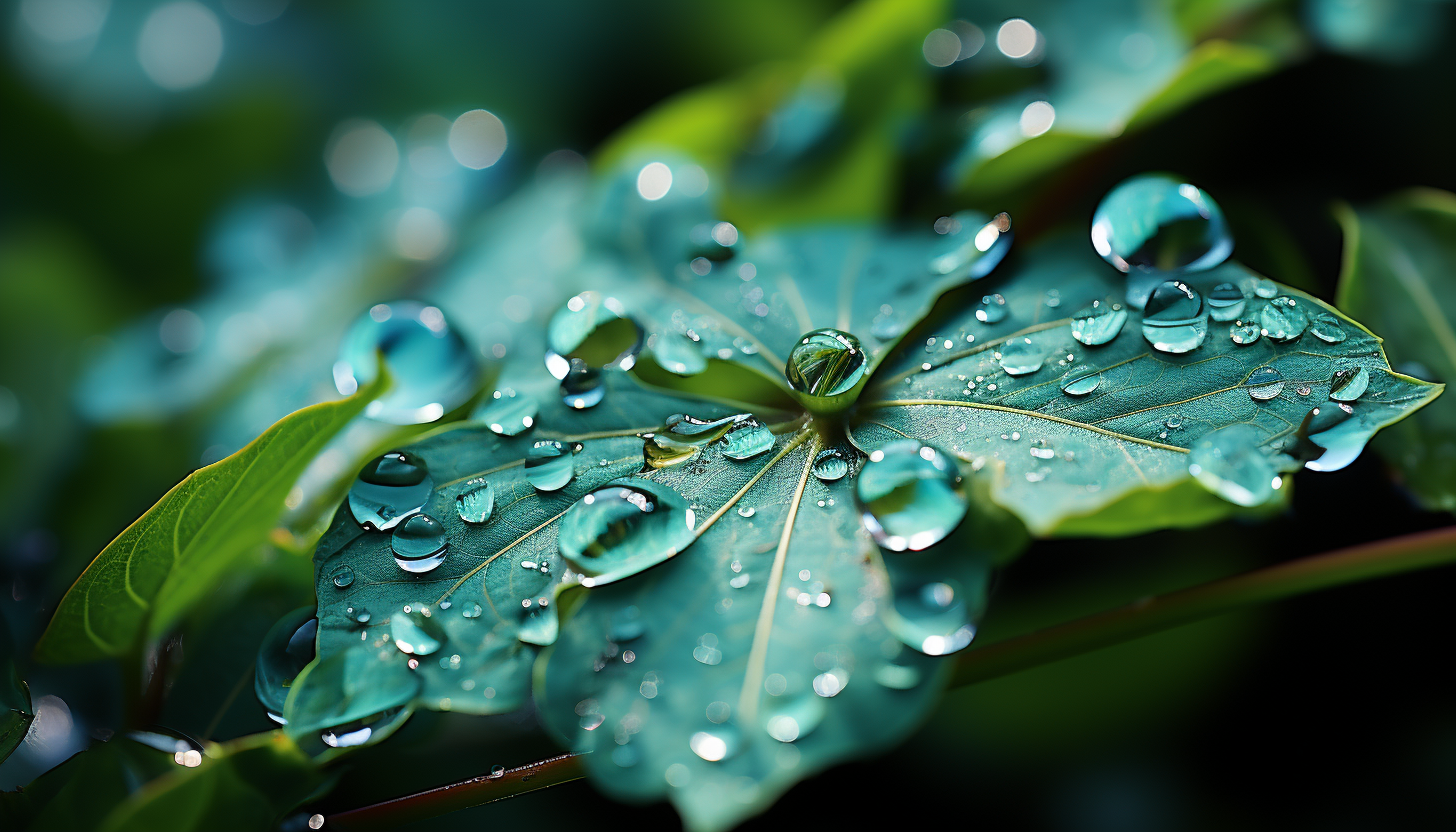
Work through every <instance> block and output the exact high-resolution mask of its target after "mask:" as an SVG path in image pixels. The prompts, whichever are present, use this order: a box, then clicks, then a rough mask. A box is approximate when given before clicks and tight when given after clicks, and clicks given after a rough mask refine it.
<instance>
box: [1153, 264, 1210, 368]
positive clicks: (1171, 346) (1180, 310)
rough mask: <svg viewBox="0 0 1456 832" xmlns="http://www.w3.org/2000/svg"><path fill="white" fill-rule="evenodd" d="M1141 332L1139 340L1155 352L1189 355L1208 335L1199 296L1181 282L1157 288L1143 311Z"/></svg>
mask: <svg viewBox="0 0 1456 832" xmlns="http://www.w3.org/2000/svg"><path fill="white" fill-rule="evenodd" d="M1142 330H1143V337H1144V338H1146V339H1147V341H1148V343H1149V344H1152V345H1153V349H1155V350H1158V351H1159V352H1166V353H1170V354H1174V355H1180V354H1182V353H1186V352H1192V351H1193V350H1195V349H1197V348H1198V347H1199V345H1201V344H1202V343H1203V339H1204V337H1205V336H1206V335H1207V334H1208V315H1207V312H1206V311H1205V309H1204V306H1203V298H1202V296H1200V295H1199V294H1198V292H1197V291H1195V290H1194V289H1193V288H1192V287H1190V286H1189V285H1188V284H1186V283H1183V282H1182V281H1178V280H1166V281H1164V282H1162V283H1160V284H1158V286H1157V288H1155V289H1154V290H1153V292H1152V294H1151V295H1150V296H1149V297H1148V302H1147V305H1146V307H1145V308H1144V310H1143V324H1142Z"/></svg>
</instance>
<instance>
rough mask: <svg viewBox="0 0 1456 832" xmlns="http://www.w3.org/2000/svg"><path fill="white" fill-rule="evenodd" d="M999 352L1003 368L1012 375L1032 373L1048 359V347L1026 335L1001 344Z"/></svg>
mask: <svg viewBox="0 0 1456 832" xmlns="http://www.w3.org/2000/svg"><path fill="white" fill-rule="evenodd" d="M999 352H1000V353H1001V369H1003V370H1005V371H1006V374H1007V375H1012V376H1024V375H1030V374H1031V373H1034V372H1036V371H1037V370H1040V369H1041V365H1042V364H1043V363H1044V362H1045V361H1046V349H1045V348H1043V347H1040V346H1038V345H1037V344H1036V342H1034V341H1032V340H1031V339H1030V338H1026V337H1019V338H1012V339H1011V340H1009V341H1007V342H1006V343H1004V344H1002V345H1001V348H1000V350H999Z"/></svg>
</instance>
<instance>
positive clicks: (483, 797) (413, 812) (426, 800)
mask: <svg viewBox="0 0 1456 832" xmlns="http://www.w3.org/2000/svg"><path fill="white" fill-rule="evenodd" d="M581 756H582V755H580V754H562V755H561V756H559V757H550V758H548V759H545V760H538V761H537V762H534V763H528V764H526V765H523V766H518V767H516V768H513V769H508V770H507V771H506V772H504V773H503V774H499V775H491V774H483V775H481V776H479V777H472V778H470V779H469V780H462V781H461V782H459V783H451V784H450V785H448V786H440V787H438V788H434V789H429V790H428V791H423V792H418V793H416V794H411V795H405V796H404V797H396V798H394V799H393V800H386V801H384V802H382V803H375V804H372V805H370V806H363V807H360V808H358V809H350V810H348V811H345V812H339V813H338V814H334V815H328V816H326V817H325V818H324V826H323V828H324V829H333V830H346V831H347V830H359V831H360V832H362V830H370V829H395V828H397V827H399V826H401V825H403V824H406V823H414V822H417V821H422V820H427V819H429V818H434V817H439V816H440V815H444V814H447V813H449V812H457V811H459V810H461V809H470V808H473V807H476V806H482V805H484V804H486V803H493V802H495V801H497V800H504V799H506V798H508V797H515V796H516V795H518V794H525V793H526V792H533V791H537V790H539V789H546V788H550V787H551V786H559V785H561V784H562V783H569V782H571V781H572V780H579V779H581V778H582V776H583V772H582V768H581Z"/></svg>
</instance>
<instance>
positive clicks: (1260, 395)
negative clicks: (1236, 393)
mask: <svg viewBox="0 0 1456 832" xmlns="http://www.w3.org/2000/svg"><path fill="white" fill-rule="evenodd" d="M1244 387H1245V388H1247V389H1248V391H1249V398H1251V399H1253V400H1254V401H1256V402H1267V401H1269V400H1270V399H1276V398H1278V397H1279V394H1280V393H1283V392H1284V375H1283V374H1282V373H1280V372H1279V371H1278V370H1276V369H1274V368H1273V367H1260V368H1259V369H1257V370H1255V371H1254V372H1252V373H1250V374H1249V379H1248V381H1246V382H1244Z"/></svg>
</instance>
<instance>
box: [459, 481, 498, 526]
mask: <svg viewBox="0 0 1456 832" xmlns="http://www.w3.org/2000/svg"><path fill="white" fill-rule="evenodd" d="M465 488H466V490H465V491H463V492H461V494H460V496H458V497H456V498H455V509H456V511H458V512H459V513H460V519H461V520H464V521H465V522H467V523H472V524H474V525H477V526H478V525H480V524H482V523H485V522H487V521H488V520H490V515H491V512H493V511H494V510H495V487H494V486H492V485H491V484H490V483H489V482H488V481H486V480H483V479H480V480H471V481H470V482H468V483H466V484H465Z"/></svg>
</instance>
